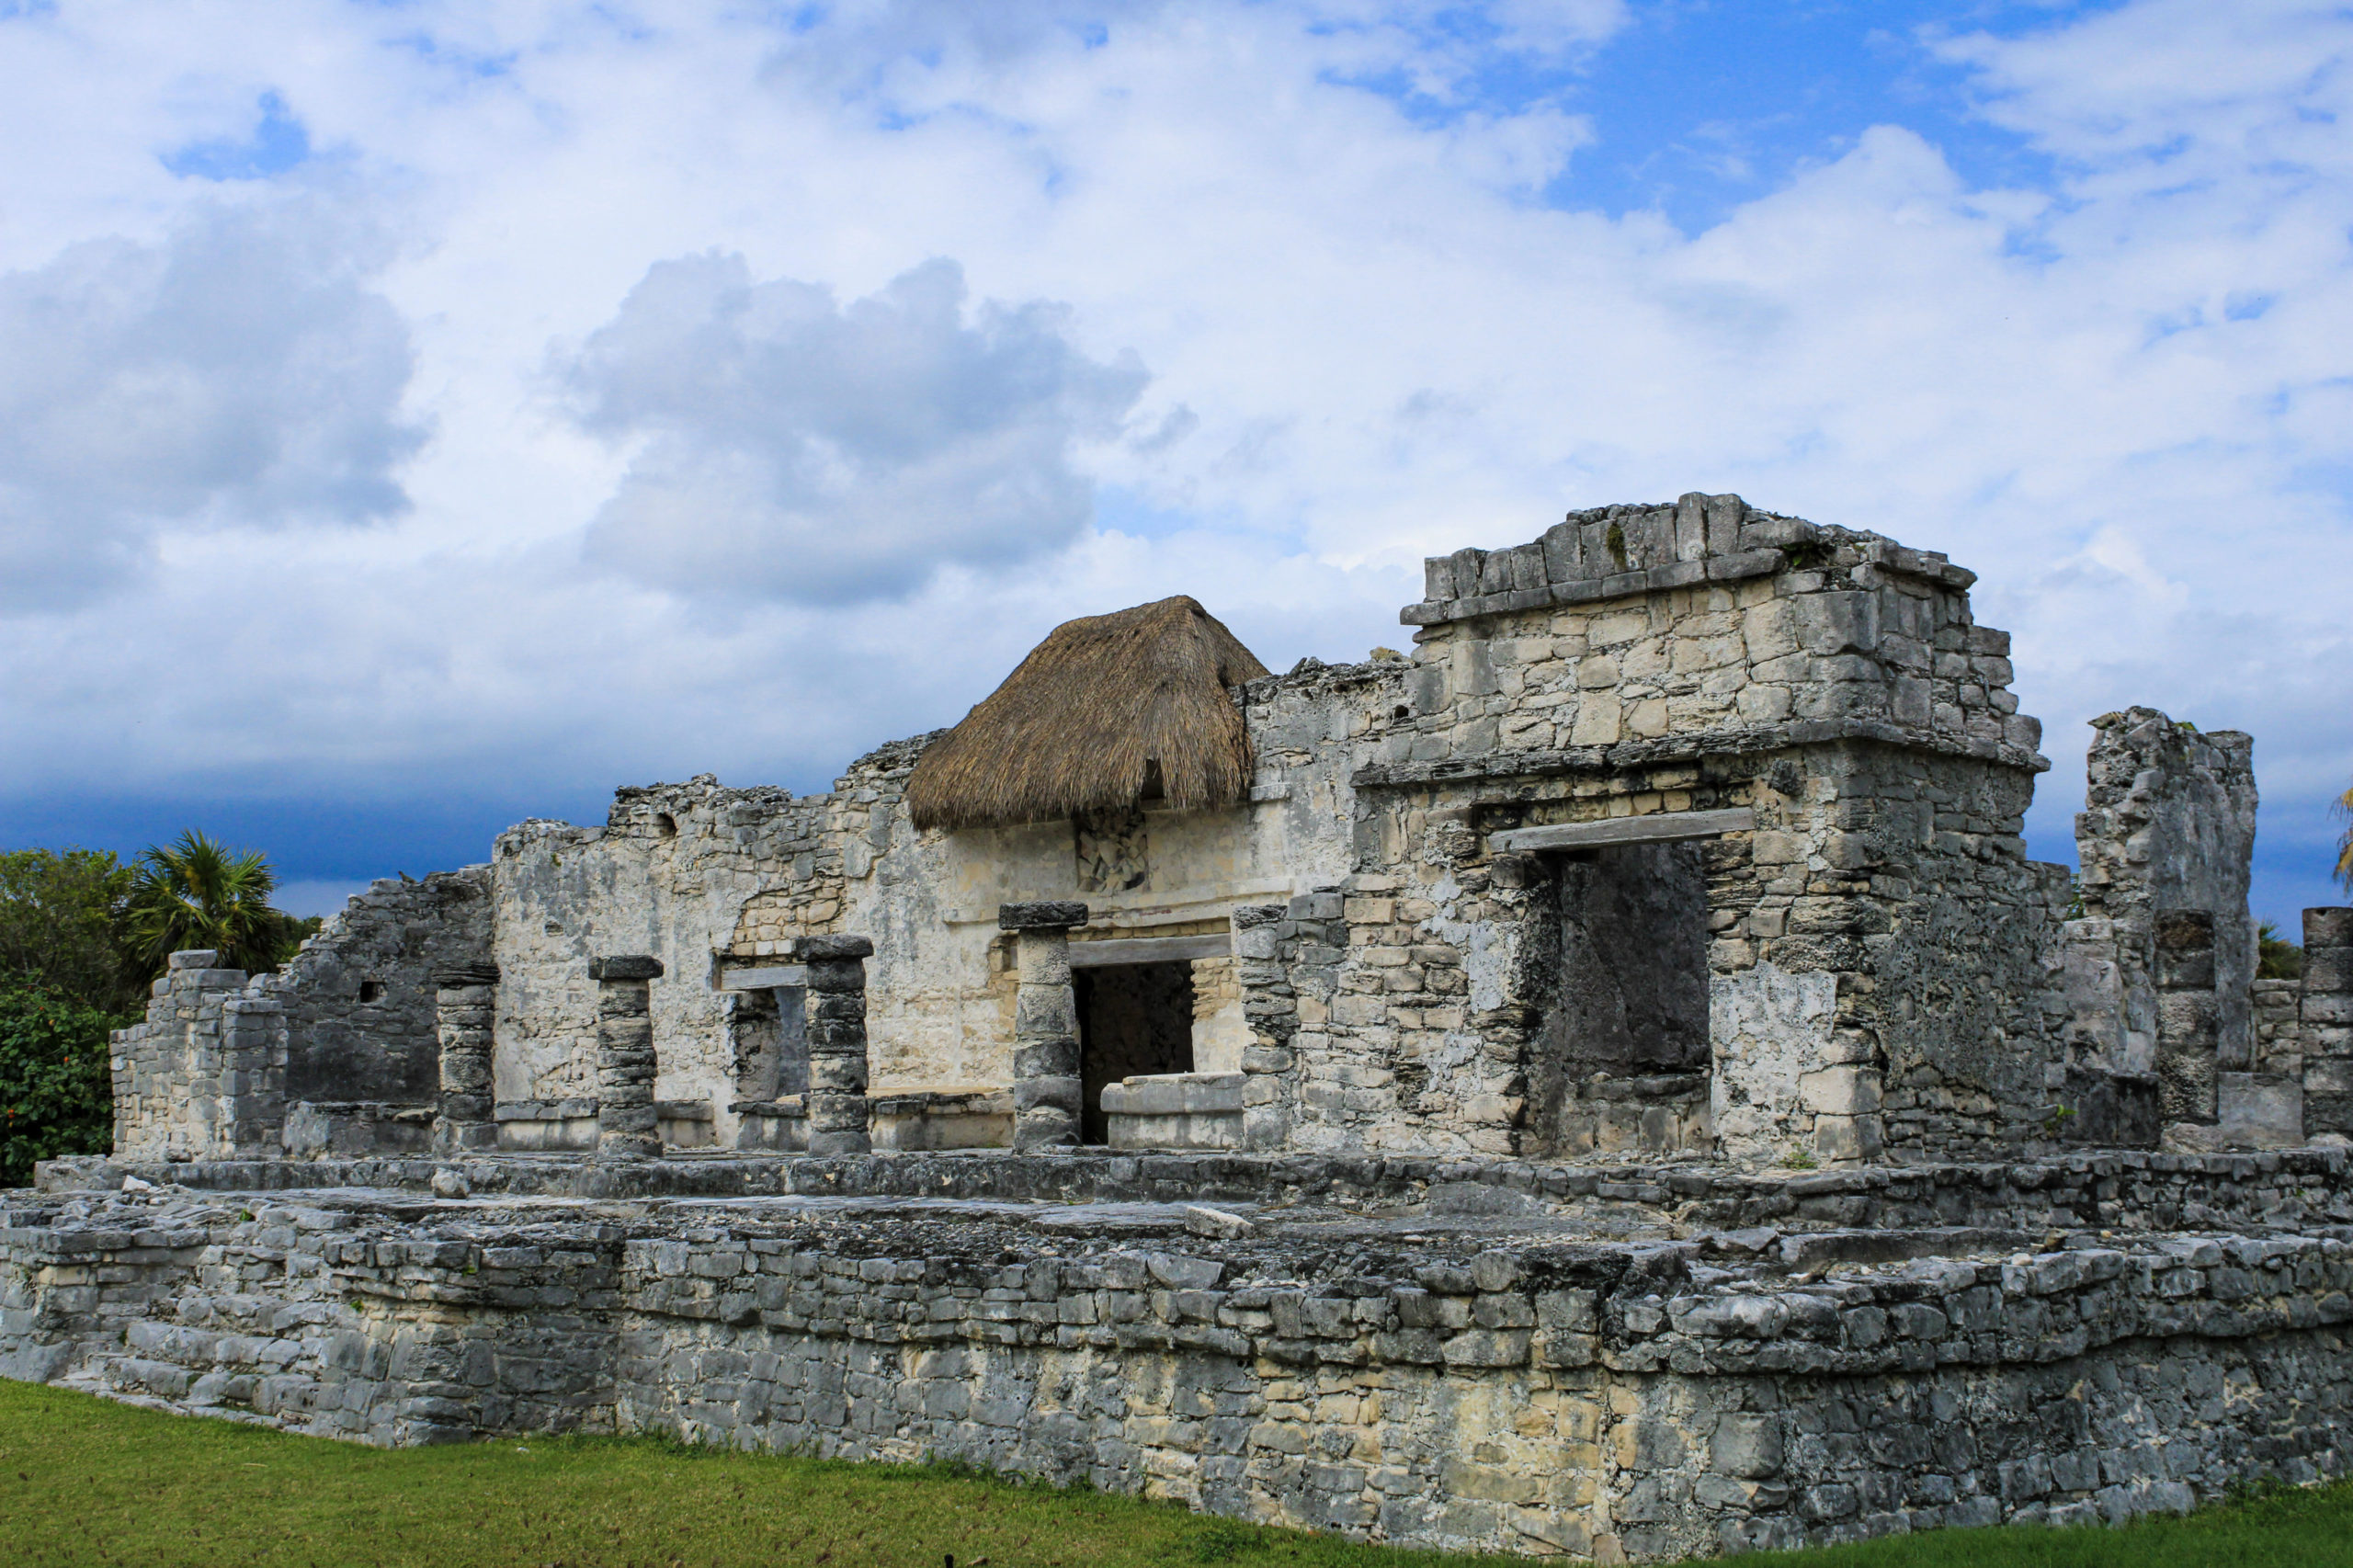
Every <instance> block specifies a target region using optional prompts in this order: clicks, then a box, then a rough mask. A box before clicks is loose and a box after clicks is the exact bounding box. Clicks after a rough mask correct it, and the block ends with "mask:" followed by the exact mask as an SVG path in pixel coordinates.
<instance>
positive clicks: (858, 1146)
mask: <svg viewBox="0 0 2353 1568" xmlns="http://www.w3.org/2000/svg"><path fill="white" fill-rule="evenodd" d="M873 954H874V943H873V941H872V939H871V938H870V937H796V938H795V939H794V941H793V944H792V956H793V957H794V959H795V960H798V961H799V962H801V963H803V964H806V965H807V966H808V968H809V993H808V996H809V1001H808V1013H807V1017H806V1022H805V1026H804V1027H805V1028H807V1030H808V1035H809V1092H808V1094H807V1095H806V1096H804V1097H803V1098H802V1100H801V1104H802V1105H803V1106H804V1107H806V1108H807V1113H808V1118H809V1152H810V1153H813V1154H863V1153H867V1152H868V1151H870V1149H872V1148H873V1146H874V1144H873V1139H872V1135H871V1134H870V1132H869V1131H867V1105H866V960H868V959H869V958H871V957H872V956H873Z"/></svg>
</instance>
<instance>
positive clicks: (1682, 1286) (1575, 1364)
mask: <svg viewBox="0 0 2353 1568" xmlns="http://www.w3.org/2000/svg"><path fill="white" fill-rule="evenodd" d="M5 1218H6V1226H5V1228H0V1370H5V1371H6V1374H7V1375H11V1376H16V1377H20V1378H32V1379H36V1380H40V1381H63V1382H65V1383H67V1384H69V1385H76V1386H89V1387H97V1388H100V1389H103V1390H107V1391H110V1392H121V1393H130V1394H137V1395H140V1396H143V1397H146V1398H150V1399H154V1400H160V1401H163V1402H165V1403H168V1404H171V1405H173V1406H175V1407H176V1408H183V1409H192V1410H213V1411H225V1412H241V1413H250V1414H251V1415H258V1416H260V1417H263V1418H265V1419H267V1420H270V1421H272V1422H274V1423H276V1424H278V1425H280V1426H286V1427H288V1428H290V1429H293V1430H298V1431H304V1432H313V1433H318V1434H322V1435H330V1436H339V1437H358V1438H361V1439H364V1440H369V1441H374V1442H379V1443H390V1442H429V1441H445V1440H466V1439H470V1438H473V1437H481V1436H486V1435H493V1434H515V1433H525V1432H532V1431H544V1430H550V1429H558V1430H560V1429H565V1428H585V1429H590V1430H621V1431H659V1432H669V1433H673V1434H676V1435H677V1436H680V1437H685V1438H687V1439H688V1440H693V1441H701V1442H713V1443H723V1444H727V1445H731V1446H745V1447H754V1448H772V1449H802V1450H813V1451H815V1452H818V1453H822V1454H830V1455H837V1456H841V1457H849V1458H872V1459H892V1460H913V1459H920V1458H925V1457H939V1458H948V1457H955V1458H963V1459H968V1460H972V1461H975V1462H979V1463H984V1464H988V1465H992V1466H996V1467H1001V1468H1005V1469H1008V1470H1012V1471H1018V1472H1024V1473H1029V1474H1035V1475H1039V1476H1040V1477H1044V1478H1048V1479H1051V1480H1054V1481H1058V1482H1070V1481H1086V1482H1089V1483H1093V1484H1096V1485H1098V1486H1102V1487H1106V1488H1109V1489H1116V1490H1122V1491H1134V1492H1142V1493H1144V1494H1149V1495H1155V1496H1164V1497H1169V1498H1174V1499H1177V1500H1181V1501H1184V1502H1186V1503H1188V1504H1190V1505H1192V1506H1197V1507H1200V1508H1203V1509H1206V1510H1209V1511H1212V1512H1216V1513H1222V1514H1228V1515H1233V1516H1236V1517H1249V1518H1256V1519H1261V1520H1267V1521H1269V1522H1279V1523H1285V1524H1294V1525H1304V1526H1309V1527H1313V1528H1329V1529H1339V1530H1344V1531H1347V1532H1348V1533H1350V1534H1354V1535H1358V1536H1364V1537H1369V1538H1371V1539H1376V1540H1388V1541H1392V1542H1395V1543H1398V1544H1403V1545H1409V1546H1420V1547H1432V1548H1440V1549H1449V1550H1478V1549H1485V1550H1506V1551H1524V1552H1538V1553H1568V1554H1572V1555H1576V1556H1588V1555H1590V1556H1596V1557H1601V1558H1605V1559H1616V1558H1631V1559H1634V1560H1665V1559H1672V1558H1677V1557H1680V1556H1683V1555H1685V1554H1688V1553H1692V1552H1709V1551H1718V1550H1724V1549H1734V1550H1737V1549H1742V1548H1748V1547H1757V1546H1794V1545H1799V1544H1808V1543H1817V1544H1818V1543H1828V1542H1834V1541H1838V1540H1852V1539H1857V1538H1860V1537H1865V1536H1871V1535H1881V1534H1888V1533H1894V1532H1901V1531H1909V1530H1916V1529H1923V1528H1938V1527H1949V1526H1959V1525H1974V1524H1991V1523H1996V1522H2000V1521H2004V1520H2047V1521H2052V1522H2072V1521H2075V1520H2078V1519H2096V1518H2109V1519H2120V1518H2122V1517H2128V1516H2130V1515H2131V1514H2133V1513H2136V1512H2140V1511H2143V1510H2148V1509H2167V1508H2180V1507H2185V1506H2188V1505H2189V1504H2191V1503H2192V1502H2195V1501H2199V1500H2202V1499H2206V1498H2211V1497H2214V1496H2218V1495H2220V1494H2222V1493H2223V1492H2224V1491H2225V1490H2226V1489H2227V1488H2229V1487H2230V1486H2232V1485H2233V1484H2234V1483H2240V1482H2243V1481H2246V1480H2249V1479H2252V1478H2255V1477H2256V1476H2263V1475H2271V1476H2279V1477H2281V1478H2284V1479H2287V1480H2290V1481H2308V1480H2314V1479H2319V1478H2322V1477H2325V1476H2334V1475H2338V1474H2342V1473H2343V1472H2344V1471H2345V1469H2346V1465H2347V1460H2348V1459H2353V1437H2348V1433H2353V1425H2348V1423H2347V1420H2346V1415H2347V1402H2348V1398H2353V1345H2348V1343H2347V1327H2346V1324H2347V1321H2348V1320H2353V1302H2348V1297H2347V1290H2348V1289H2353V1249H2348V1245H2347V1243H2346V1242H2344V1241H2342V1240H2339V1239H2336V1238H2335V1237H2333V1236H2323V1235H2275V1236H2272V1237H2268V1238H2265V1239H2260V1240H2257V1239H2250V1238H2246V1237H2240V1236H2203V1235H2196V1234H2177V1235H2154V1236H2140V1237H2132V1238H2128V1239H2125V1240H2123V1241H2121V1242H2120V1243H2119V1244H2116V1245H2099V1244H2094V1243H2093V1241H2086V1242H2083V1243H2078V1244H2072V1245H2068V1246H2063V1247H2057V1248H2054V1249H2049V1250H2040V1251H2035V1250H2022V1251H2018V1252H2015V1253H2012V1254H2009V1255H2008V1256H2001V1255H1999V1254H1996V1255H1995V1256H1927V1257H1919V1258H1915V1259H1914V1260H1912V1261H1908V1262H1904V1261H1890V1262H1884V1263H1880V1264H1876V1265H1867V1266H1861V1267H1847V1268H1845V1269H1843V1270H1842V1271H1839V1272H1836V1273H1833V1274H1831V1275H1829V1276H1828V1277H1826V1278H1819V1277H1814V1275H1816V1274H1818V1273H1819V1270H1815V1271H1812V1272H1810V1273H1807V1274H1802V1275H1790V1274H1785V1273H1781V1272H1778V1271H1776V1270H1774V1269H1770V1268H1764V1269H1760V1268H1759V1267H1756V1266H1755V1265H1754V1264H1753V1263H1751V1264H1740V1263H1737V1262H1733V1261H1732V1260H1731V1255H1729V1254H1721V1253H1720V1254H1716V1255H1713V1256H1718V1257H1719V1258H1720V1259H1722V1260H1723V1261H1725V1262H1727V1263H1728V1265H1729V1266H1728V1267H1717V1266H1715V1265H1714V1264H1711V1263H1703V1262H1702V1261H1701V1259H1702V1257H1703V1256H1711V1255H1709V1254H1707V1253H1706V1252H1705V1251H1704V1250H1703V1246H1702V1245H1701V1244H1699V1243H1685V1244H1673V1243H1667V1244H1658V1243H1638V1244H1576V1245H1553V1244H1540V1243H1528V1242H1497V1243H1483V1242H1481V1241H1479V1240H1477V1239H1474V1238H1471V1237H1461V1238H1445V1237H1432V1238H1427V1239H1422V1240H1418V1241H1416V1242H1413V1243H1406V1244H1399V1243H1397V1242H1395V1241H1392V1240H1385V1239H1377V1238H1376V1237H1375V1236H1373V1235H1372V1234H1370V1233H1363V1232H1358V1233H1342V1232H1334V1231H1331V1230H1330V1229H1329V1228H1328V1227H1326V1229H1325V1230H1324V1232H1322V1233H1315V1234H1301V1235H1286V1234H1283V1233H1280V1232H1279V1231H1269V1232H1267V1233H1266V1234H1264V1236H1263V1237H1261V1236H1258V1235H1257V1234H1256V1233H1255V1232H1253V1230H1252V1228H1251V1227H1250V1226H1249V1224H1248V1223H1247V1221H1233V1220H1230V1221H1228V1226H1229V1228H1230V1229H1233V1230H1235V1232H1236V1233H1235V1234H1234V1236H1233V1239H1230V1240H1226V1241H1222V1242H1208V1241H1204V1240H1202V1239H1200V1238H1199V1237H1188V1236H1181V1235H1180V1236H1178V1237H1176V1239H1175V1240H1173V1241H1171V1240H1168V1239H1161V1240H1151V1239H1145V1240H1142V1241H1138V1240H1135V1239H1132V1238H1131V1237H1129V1238H1123V1237H1122V1236H1121V1235H1120V1233H1118V1231H1117V1228H1116V1226H1114V1227H1113V1228H1112V1229H1110V1230H1108V1231H1091V1230H1090V1229H1089V1226H1088V1223H1087V1222H1086V1221H1085V1219H1084V1217H1083V1216H1080V1215H1072V1216H1070V1217H1069V1218H1068V1219H1061V1218H1057V1217H1056V1216H1055V1215H1054V1214H1053V1213H1051V1211H1049V1212H1046V1213H1042V1214H1038V1215H1036V1216H1034V1217H1027V1218H1026V1217H1024V1216H1021V1215H1017V1214H1014V1213H1009V1212H1006V1211H1003V1210H995V1211H992V1210H985V1209H983V1210H968V1211H961V1212H958V1211H951V1210H944V1209H942V1208H940V1207H939V1206H938V1205H936V1204H935V1205H933V1206H930V1207H928V1208H926V1209H922V1210H915V1209H908V1210H895V1211H894V1210H890V1209H888V1208H887V1207H886V1208H881V1209H873V1208H869V1209H868V1210H863V1211H861V1210H857V1209H855V1208H851V1209H844V1208H842V1207H840V1206H839V1205H838V1204H835V1205H834V1206H831V1207H824V1206H819V1207H808V1206H805V1205H804V1206H800V1207H795V1206H793V1205H791V1204H790V1203H787V1204H785V1205H782V1206H780V1207H777V1208H774V1209H771V1210H760V1209H757V1208H746V1207H745V1206H743V1205H741V1204H737V1205H733V1206H730V1207H728V1208H724V1209H710V1210H702V1211H699V1212H697V1211H695V1210H693V1209H692V1208H691V1206H687V1207H680V1206H676V1205H673V1206H671V1207H670V1208H669V1209H668V1210H666V1211H665V1214H664V1215H661V1216H656V1215H654V1214H652V1213H649V1212H648V1211H646V1210H642V1209H633V1208H630V1207H627V1206H620V1207H615V1206H611V1205H607V1206H605V1207H602V1208H596V1209H591V1210H583V1211H579V1212H576V1213H574V1214H571V1215H562V1214H558V1215H553V1216H551V1212H550V1211H549V1210H546V1209H544V1208H541V1209H539V1210H520V1209H517V1210H499V1209H497V1208H495V1207H494V1206H489V1207H485V1206H483V1205H482V1204H480V1203H478V1202H475V1203H450V1204H439V1205H432V1206H430V1207H429V1209H428V1208H427V1207H426V1205H423V1204H421V1203H418V1202H415V1201H410V1202H406V1203H404V1204H401V1205H392V1206H387V1205H386V1204H385V1203H384V1202H383V1200H382V1199H381V1196H379V1197H375V1198H367V1197H354V1198H351V1199H316V1198H313V1199H305V1200H303V1201H301V1202H299V1203H283V1202H272V1201H269V1200H266V1199H265V1200H252V1201H248V1200H245V1199H236V1198H229V1199H214V1198H210V1197H208V1196H206V1195H203V1194H190V1193H187V1192H182V1191H176V1190H169V1189H167V1190H164V1191H160V1192H154V1193H151V1194H143V1195H142V1194H132V1195H114V1196H110V1197H97V1196H85V1197H80V1198H69V1199H43V1200H37V1201H32V1202H27V1201H24V1200H22V1199H21V1197H20V1198H19V1199H18V1200H16V1201H12V1203H11V1205H10V1207H9V1211H8V1212H7V1214H6V1216H5ZM1144 1218H1145V1217H1142V1216H1139V1217H1137V1219H1136V1221H1131V1223H1132V1222H1142V1220H1143V1219H1144ZM1163 1235H1164V1238H1165V1232H1164V1233H1163ZM1319 1236H1320V1237H1321V1239H1320V1240H1319V1239H1318V1237H1319ZM1733 1239H1735V1240H1736V1239H1737V1238H1733Z"/></svg>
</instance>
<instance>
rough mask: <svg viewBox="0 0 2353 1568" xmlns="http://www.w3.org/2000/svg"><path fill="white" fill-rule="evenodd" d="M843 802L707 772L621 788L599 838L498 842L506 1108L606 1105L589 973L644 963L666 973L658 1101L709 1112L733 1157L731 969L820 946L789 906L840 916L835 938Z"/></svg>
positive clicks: (500, 1036) (657, 1010) (574, 835)
mask: <svg viewBox="0 0 2353 1568" xmlns="http://www.w3.org/2000/svg"><path fill="white" fill-rule="evenodd" d="M834 818H835V798H834V797H832V796H830V795H819V796H810V797H801V798H796V797H795V796H793V795H792V794H791V793H790V791H789V790H779V789H767V788H762V789H749V790H734V789H728V788H726V787H724V786H722V785H721V784H720V783H719V782H718V780H717V779H716V778H711V777H710V776H709V775H703V776H701V777H699V778H693V779H690V780H688V782H686V783H684V784H669V785H654V786H651V787H648V788H642V789H628V790H620V791H619V792H618V793H617V794H616V796H615V798H614V801H613V807H612V810H611V812H609V813H608V817H607V820H606V823H605V825H604V826H602V827H594V828H585V827H574V826H573V825H571V824H566V823H558V822H548V821H544V820H534V821H531V822H526V823H523V824H520V825H518V826H517V827H514V828H510V829H508V830H507V831H506V833H504V834H501V835H499V837H498V840H497V844H496V846H495V850H494V856H493V858H492V862H491V869H492V881H493V887H494V904H495V926H496V935H495V940H494V960H495V961H496V963H497V964H498V968H499V974H500V983H499V987H498V1014H497V1022H496V1043H495V1046H494V1053H493V1071H494V1079H495V1085H496V1096H497V1099H498V1100H499V1101H500V1102H502V1103H506V1104H516V1103H518V1102H524V1103H529V1102H537V1103H541V1104H545V1103H550V1102H564V1101H573V1100H582V1099H593V1098H594V1097H595V1095H596V1051H595V1046H594V1041H595V1038H596V1007H597V987H596V983H594V982H593V981H592V980H591V979H590V978H589V974H588V963H589V960H591V959H592V958H596V957H599V956H603V955H605V954H608V953H614V952H625V953H644V954H647V955H650V956H652V957H654V958H656V959H658V960H661V962H662V965H663V971H664V974H663V978H662V979H661V980H659V981H657V982H655V983H654V986H653V990H652V995H651V999H650V1005H651V1008H652V1013H651V1017H652V1020H653V1026H654V1052H655V1058H656V1062H657V1064H658V1076H657V1078H656V1082H655V1088H654V1094H655V1096H656V1097H657V1098H658V1099H661V1100H665V1101H677V1102H686V1103H690V1104H691V1103H707V1104H710V1106H711V1107H712V1108H713V1112H714V1121H715V1123H716V1124H717V1134H718V1136H719V1139H720V1141H721V1142H722V1143H730V1144H732V1142H733V1136H734V1133H735V1131H737V1130H736V1127H735V1124H734V1119H733V1114H732V1113H731V1112H729V1111H728V1109H727V1106H728V1104H729V1103H730V1102H731V1101H733V1100H735V1099H737V1098H738V1097H739V1096H738V1094H737V1092H736V1084H735V1076H736V1072H737V1066H738V1063H737V1062H736V1049H735V1041H734V1040H733V1033H734V1031H733V1029H732V1028H731V1024H732V1023H733V1011H734V1009H735V1005H736V1003H737V1000H738V999H737V998H736V996H735V995H734V994H733V993H730V992H728V991H725V990H723V989H722V987H721V985H720V974H719V971H720V970H721V969H722V967H724V965H725V964H726V963H727V962H728V961H730V960H734V959H737V958H741V959H744V960H754V959H756V958H757V957H759V956H760V955H761V954H762V953H763V952H764V951H771V952H772V951H773V950H774V944H775V943H776V942H777V941H779V940H782V941H789V940H790V937H791V936H795V935H808V934H819V933H814V932H810V931H806V930H802V929H797V928H796V929H793V930H790V931H786V930H785V927H784V925H783V923H782V922H783V912H784V910H785V909H786V907H787V906H788V904H792V905H793V906H794V907H797V908H798V909H799V910H800V911H801V913H802V915H804V916H810V915H814V914H816V913H817V912H820V911H824V910H825V909H826V908H827V905H828V903H830V904H831V909H830V914H829V915H828V916H827V922H826V923H830V924H831V925H832V926H835V927H836V928H837V927H838V925H839V922H840V919H841V910H840V907H839V899H838V896H837V895H835V894H831V893H830V890H833V889H837V888H838V887H839V886H840V885H841V862H842V849H841V846H840V835H839V833H838V832H837V831H836V828H835V820H834ZM796 899H797V900H798V902H797V903H794V902H793V901H794V900H796ZM747 910H749V911H751V912H752V915H751V917H750V919H749V920H748V921H747V918H746V911H747ZM812 923H813V921H812V920H811V919H808V918H803V919H802V920H801V921H799V922H797V923H796V925H797V926H807V925H809V924H812ZM747 931H749V932H751V933H754V934H753V935H750V936H745V933H746V932H747ZM761 933H765V934H764V935H763V934H761ZM779 933H782V934H781V935H779ZM739 937H742V938H743V946H742V948H741V949H739V946H738V943H739ZM745 949H748V950H745Z"/></svg>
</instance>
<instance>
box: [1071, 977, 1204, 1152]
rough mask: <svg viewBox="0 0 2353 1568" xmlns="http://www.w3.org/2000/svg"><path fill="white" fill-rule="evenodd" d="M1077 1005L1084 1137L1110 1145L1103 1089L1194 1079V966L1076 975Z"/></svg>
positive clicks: (1081, 1130)
mask: <svg viewBox="0 0 2353 1568" xmlns="http://www.w3.org/2000/svg"><path fill="white" fill-rule="evenodd" d="M1071 988H1072V999H1073V1000H1074V1001H1075V1002H1076V1003H1077V1005H1078V1075H1079V1084H1080V1087H1081V1089H1082V1091H1083V1093H1084V1095H1085V1096H1086V1097H1085V1102H1084V1103H1085V1109H1084V1110H1083V1111H1082V1113H1081V1115H1080V1119H1079V1137H1080V1139H1081V1141H1083V1142H1087V1143H1098V1144H1099V1143H1108V1142H1110V1131H1109V1128H1108V1124H1107V1122H1106V1120H1105V1119H1104V1115H1103V1086H1104V1085H1106V1084H1116V1083H1118V1082H1119V1081H1120V1079H1122V1078H1135V1077H1142V1076H1145V1075H1147V1074H1157V1073H1190V1072H1191V1071H1193V966H1192V963H1191V961H1190V960H1185V959H1178V960H1175V961H1174V962H1170V963H1130V964H1105V965H1103V966H1101V967H1099V968H1092V967H1090V968H1086V969H1076V970H1073V971H1071Z"/></svg>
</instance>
